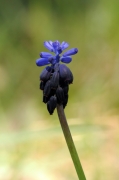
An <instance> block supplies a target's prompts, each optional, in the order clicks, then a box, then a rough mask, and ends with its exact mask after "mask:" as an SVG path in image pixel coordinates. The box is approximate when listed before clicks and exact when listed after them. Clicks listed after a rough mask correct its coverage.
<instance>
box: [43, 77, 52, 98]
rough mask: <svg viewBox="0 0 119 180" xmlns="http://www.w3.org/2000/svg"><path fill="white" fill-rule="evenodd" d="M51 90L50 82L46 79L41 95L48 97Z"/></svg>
mask: <svg viewBox="0 0 119 180" xmlns="http://www.w3.org/2000/svg"><path fill="white" fill-rule="evenodd" d="M50 91H51V82H50V80H48V81H47V82H46V84H45V87H44V90H43V95H44V96H46V97H48V96H49V94H50Z"/></svg>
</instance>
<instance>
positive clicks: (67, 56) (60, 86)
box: [36, 41, 78, 114]
mask: <svg viewBox="0 0 119 180" xmlns="http://www.w3.org/2000/svg"><path fill="white" fill-rule="evenodd" d="M44 46H45V47H46V48H47V49H48V50H50V51H51V52H53V53H55V55H52V54H51V53H48V52H41V53H40V58H39V59H37V60H36V65H37V66H44V65H49V64H50V66H46V67H45V69H43V71H42V72H41V74H40V89H41V90H43V102H44V103H47V109H48V111H49V113H50V114H53V112H54V110H55V108H56V106H57V104H60V105H63V107H64V108H65V106H66V105H67V102H68V91H69V84H71V83H72V82H73V74H72V72H71V70H70V69H69V68H68V67H67V66H66V65H65V64H60V61H61V62H63V63H70V62H71V61H72V57H71V55H74V54H76V53H77V52H78V49H77V48H72V49H70V50H68V51H66V52H65V53H63V54H62V56H60V54H61V53H62V52H63V50H65V49H66V48H68V46H69V44H68V43H67V42H64V41H63V42H62V43H61V44H60V42H59V41H54V42H52V41H45V42H44Z"/></svg>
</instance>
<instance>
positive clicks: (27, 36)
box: [0, 0, 119, 180]
mask: <svg viewBox="0 0 119 180" xmlns="http://www.w3.org/2000/svg"><path fill="white" fill-rule="evenodd" d="M45 40H53V41H54V40H59V41H60V42H62V41H66V42H68V43H69V44H70V48H73V47H77V48H78V49H79V53H78V54H77V55H75V56H74V57H73V61H72V62H71V64H69V65H68V66H69V67H70V69H71V70H72V72H73V74H74V83H73V85H71V86H70V92H69V96H70V98H69V103H68V106H67V107H66V109H65V112H66V116H67V119H68V124H69V126H70V129H71V132H72V135H73V138H74V142H75V144H76V148H77V151H78V154H79V157H80V160H81V163H82V166H83V169H84V172H85V174H86V177H87V179H88V180H104V179H105V180H107V179H108V180H112V179H114V180H118V179H119V130H118V127H119V122H118V121H119V1H118V0H113V1H111V0H99V1H94V0H74V1H73V0H39V1H38V0H33V1H32V0H17V1H16V0H11V1H8V0H1V1H0V180H56V179H58V180H76V179H77V175H76V172H75V169H74V167H73V163H72V160H71V158H70V155H69V152H68V149H67V146H66V143H65V140H64V137H63V133H62V131H61V128H60V125H59V121H58V118H57V114H56V111H55V113H54V115H53V116H50V115H49V114H48V112H47V109H46V105H45V104H43V103H42V92H41V91H40V90H39V74H40V72H41V71H42V69H43V68H41V67H37V66H36V65H35V60H36V59H37V58H39V52H41V51H47V50H46V49H45V48H44V47H43V42H44V41H45Z"/></svg>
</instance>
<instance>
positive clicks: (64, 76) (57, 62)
mask: <svg viewBox="0 0 119 180" xmlns="http://www.w3.org/2000/svg"><path fill="white" fill-rule="evenodd" d="M44 46H45V47H46V48H47V49H48V50H49V51H51V52H52V53H54V55H53V54H51V53H49V52H41V53H40V58H39V59H37V60H36V65H37V66H46V67H45V68H44V69H43V71H42V72H41V74H40V89H41V90H42V91H43V102H44V103H46V104H47V110H48V111H49V113H50V115H52V114H53V112H54V110H55V108H57V113H58V117H59V121H60V124H61V127H62V130H63V133H64V137H65V140H66V143H67V146H68V148H69V152H70V154H71V157H72V160H73V163H74V166H75V169H76V172H77V175H78V178H79V179H80V180H86V178H85V174H84V172H83V169H82V166H81V163H80V160H79V157H78V153H77V151H76V148H75V145H74V142H73V139H72V136H71V132H70V129H69V126H68V123H67V120H66V116H65V113H64V108H65V106H66V105H67V102H68V91H69V85H70V84H72V83H73V74H72V72H71V70H70V69H69V68H68V67H67V66H66V65H65V64H68V63H70V62H71V61H72V55H75V54H76V53H77V52H78V49H77V48H72V49H70V50H68V51H66V52H65V53H63V54H62V55H61V53H62V52H63V51H64V50H65V49H66V48H68V46H69V44H68V43H67V42H64V41H63V42H62V43H60V42H59V41H54V42H52V41H45V42H44ZM64 63H65V64H64Z"/></svg>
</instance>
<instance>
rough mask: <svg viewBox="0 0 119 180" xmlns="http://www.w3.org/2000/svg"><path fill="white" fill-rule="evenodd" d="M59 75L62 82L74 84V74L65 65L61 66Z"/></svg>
mask: <svg viewBox="0 0 119 180" xmlns="http://www.w3.org/2000/svg"><path fill="white" fill-rule="evenodd" d="M59 74H60V78H61V81H63V82H68V83H69V84H70V83H72V82H73V74H72V72H71V71H70V69H69V68H68V67H67V66H65V65H64V64H60V65H59Z"/></svg>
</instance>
